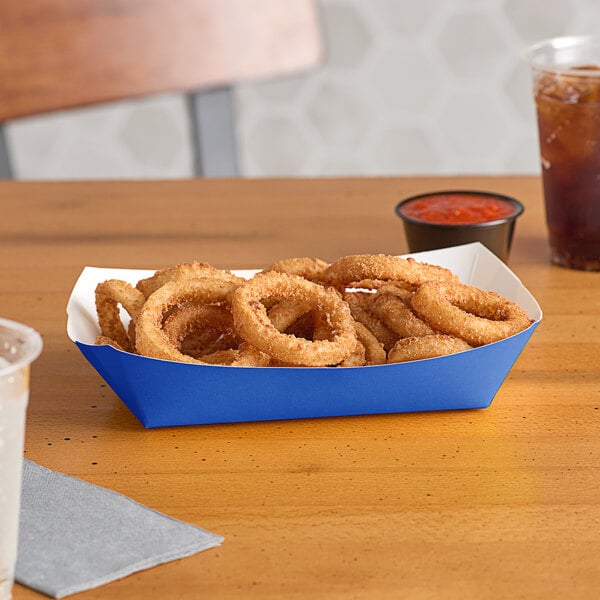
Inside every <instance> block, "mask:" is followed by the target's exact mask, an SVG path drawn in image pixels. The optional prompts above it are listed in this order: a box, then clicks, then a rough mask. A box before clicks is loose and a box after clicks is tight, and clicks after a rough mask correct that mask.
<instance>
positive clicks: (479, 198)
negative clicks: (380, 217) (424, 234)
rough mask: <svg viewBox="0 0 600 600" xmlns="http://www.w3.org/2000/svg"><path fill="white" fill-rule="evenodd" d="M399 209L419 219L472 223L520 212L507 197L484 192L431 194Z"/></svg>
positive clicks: (431, 221)
mask: <svg viewBox="0 0 600 600" xmlns="http://www.w3.org/2000/svg"><path fill="white" fill-rule="evenodd" d="M400 212H401V213H402V214H403V215H405V216H406V217H409V218H411V219H415V220H416V221H424V222H426V223H437V224H440V225H471V224H475V223H489V222H490V221H497V220H499V219H504V218H505V217H509V216H510V215H513V214H514V213H515V212H517V207H516V206H515V205H514V204H512V203H511V202H509V201H507V200H503V199H502V198H496V197H494V196H491V195H490V196H487V195H485V194H465V193H461V192H456V193H449V194H432V195H430V196H421V197H420V198H415V199H414V200H410V201H409V202H406V203H405V204H403V205H402V207H401V208H400Z"/></svg>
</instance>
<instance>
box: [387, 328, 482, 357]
mask: <svg viewBox="0 0 600 600" xmlns="http://www.w3.org/2000/svg"><path fill="white" fill-rule="evenodd" d="M471 348H472V346H470V345H469V344H467V342H465V341H464V340H461V339H460V338H456V337H453V336H451V335H445V334H434V335H424V336H423V337H407V338H403V339H401V340H398V341H397V342H396V344H395V345H394V347H393V348H392V349H391V350H390V351H389V352H388V359H387V361H388V363H399V362H408V361H411V360H422V359H424V358H436V357H437V356H445V355H447V354H456V353H457V352H463V351H464V350H470V349H471Z"/></svg>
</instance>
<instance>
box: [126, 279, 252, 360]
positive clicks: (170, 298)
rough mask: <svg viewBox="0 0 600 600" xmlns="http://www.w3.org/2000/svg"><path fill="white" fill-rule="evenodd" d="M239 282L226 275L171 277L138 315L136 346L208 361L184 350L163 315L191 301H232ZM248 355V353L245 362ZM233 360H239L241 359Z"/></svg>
mask: <svg viewBox="0 0 600 600" xmlns="http://www.w3.org/2000/svg"><path fill="white" fill-rule="evenodd" d="M236 287H237V284H236V283H233V282H231V281H224V280H222V279H216V278H215V279H210V278H204V279H196V280H185V279H182V280H179V281H170V282H168V283H165V284H164V285H163V286H161V287H160V288H158V289H157V290H156V291H155V292H154V293H153V294H152V295H151V296H150V297H149V298H148V299H147V300H146V302H145V304H144V306H143V308H142V310H141V311H140V314H139V316H138V319H137V336H136V349H137V351H138V352H139V353H140V354H143V355H145V356H149V357H151V358H160V359H163V360H175V361H180V362H188V363H201V364H206V363H204V361H203V360H202V359H197V358H193V357H192V356H188V355H186V354H183V353H182V352H180V351H179V350H178V349H177V348H176V347H175V345H174V344H173V343H172V341H171V340H170V339H169V337H168V336H167V334H166V333H165V332H164V330H163V328H162V323H163V316H164V314H166V313H167V312H169V311H170V310H171V309H173V308H175V307H176V306H180V305H182V304H185V303H187V302H200V303H205V304H211V303H216V302H228V301H229V298H230V297H231V294H232V292H233V291H234V290H235V288H236ZM246 359H247V357H244V364H245V362H246ZM232 364H234V365H235V364H237V360H236V361H234V362H233V363H232Z"/></svg>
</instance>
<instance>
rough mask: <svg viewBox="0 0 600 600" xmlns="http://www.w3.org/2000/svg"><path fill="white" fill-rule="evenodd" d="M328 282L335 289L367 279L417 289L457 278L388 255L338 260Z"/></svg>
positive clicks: (326, 276) (418, 263) (331, 267)
mask: <svg viewBox="0 0 600 600" xmlns="http://www.w3.org/2000/svg"><path fill="white" fill-rule="evenodd" d="M324 277H325V281H326V282H327V283H329V284H330V285H334V286H336V287H344V286H345V287H348V286H349V285H350V284H352V287H356V286H355V282H363V283H364V282H365V281H366V280H385V281H404V282H406V283H408V284H410V285H411V286H418V285H421V284H422V283H424V282H425V281H438V280H442V281H444V280H451V281H457V280H458V278H457V276H456V275H455V274H454V273H452V271H449V270H448V269H444V268H443V267H438V266H435V265H428V264H426V263H421V262H417V261H416V260H414V259H412V258H400V257H399V256H387V255H385V254H373V255H371V254H357V255H354V256H345V257H343V258H340V259H338V260H336V261H335V262H334V263H332V264H331V265H330V267H329V268H328V269H327V270H326V271H325V275H324Z"/></svg>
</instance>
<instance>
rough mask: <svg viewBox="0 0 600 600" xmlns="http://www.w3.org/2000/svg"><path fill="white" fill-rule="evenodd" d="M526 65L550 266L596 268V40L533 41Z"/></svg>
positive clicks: (599, 263)
mask: <svg viewBox="0 0 600 600" xmlns="http://www.w3.org/2000/svg"><path fill="white" fill-rule="evenodd" d="M525 58H526V59H527V60H528V61H529V63H530V65H531V67H532V74H533V95H534V98H535V104H536V109H537V120H538V131H539V142H540V153H541V166H542V176H543V182H544V199H545V206H546V221H547V224H548V233H549V240H550V252H551V260H552V262H553V263H555V264H558V265H562V266H565V267H569V268H572V269H582V270H586V271H599V270H600V36H571V37H561V38H553V39H549V40H546V41H542V42H539V43H537V44H535V45H533V46H531V47H530V48H528V49H526V51H525Z"/></svg>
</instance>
